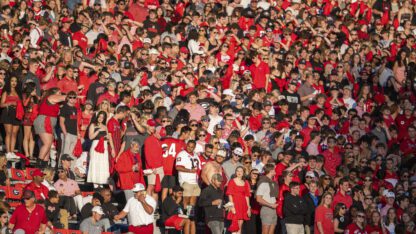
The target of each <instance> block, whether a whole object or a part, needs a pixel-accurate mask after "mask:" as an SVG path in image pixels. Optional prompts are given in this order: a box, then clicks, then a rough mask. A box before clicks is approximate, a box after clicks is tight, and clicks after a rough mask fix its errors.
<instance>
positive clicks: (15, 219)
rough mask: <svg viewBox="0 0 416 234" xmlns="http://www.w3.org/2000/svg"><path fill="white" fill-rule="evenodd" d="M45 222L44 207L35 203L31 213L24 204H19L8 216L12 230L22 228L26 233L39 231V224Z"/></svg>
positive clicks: (32, 233) (33, 233)
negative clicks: (12, 225) (10, 215)
mask: <svg viewBox="0 0 416 234" xmlns="http://www.w3.org/2000/svg"><path fill="white" fill-rule="evenodd" d="M47 222H48V219H47V217H46V214H45V209H44V208H43V207H42V206H40V205H35V209H34V210H33V211H32V212H31V213H29V211H28V210H27V209H26V206H25V205H20V206H18V207H17V208H16V210H15V211H14V212H13V215H12V217H11V218H10V223H11V224H14V228H13V231H16V230H17V229H23V230H24V231H25V233H26V234H35V233H36V232H38V231H39V228H40V225H41V224H46V223H47Z"/></svg>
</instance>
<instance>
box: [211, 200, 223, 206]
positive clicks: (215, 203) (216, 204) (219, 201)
mask: <svg viewBox="0 0 416 234" xmlns="http://www.w3.org/2000/svg"><path fill="white" fill-rule="evenodd" d="M221 203H222V200H221V199H217V200H214V201H212V205H213V206H218V205H220V204H221Z"/></svg>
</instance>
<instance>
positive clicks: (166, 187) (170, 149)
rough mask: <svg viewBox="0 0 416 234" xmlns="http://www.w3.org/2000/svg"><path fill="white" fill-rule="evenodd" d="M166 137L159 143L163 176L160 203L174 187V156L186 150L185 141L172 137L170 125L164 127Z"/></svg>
mask: <svg viewBox="0 0 416 234" xmlns="http://www.w3.org/2000/svg"><path fill="white" fill-rule="evenodd" d="M165 130H166V137H164V138H163V139H162V141H161V143H162V149H163V172H164V174H165V176H164V177H163V180H162V188H163V189H162V202H163V201H164V200H165V198H166V197H167V196H168V194H171V193H172V188H173V186H175V185H176V178H175V175H174V173H175V174H176V172H175V170H174V169H175V161H176V156H177V155H178V154H179V153H180V152H181V151H182V150H184V149H185V148H186V144H185V141H183V140H180V139H175V138H173V137H172V135H173V133H174V132H175V128H174V127H173V126H172V125H168V126H166V127H165Z"/></svg>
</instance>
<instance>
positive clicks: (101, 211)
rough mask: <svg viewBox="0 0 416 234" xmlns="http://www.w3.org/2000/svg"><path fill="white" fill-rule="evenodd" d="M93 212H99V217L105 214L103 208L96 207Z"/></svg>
mask: <svg viewBox="0 0 416 234" xmlns="http://www.w3.org/2000/svg"><path fill="white" fill-rule="evenodd" d="M92 212H97V214H99V215H103V214H104V211H103V208H101V206H94V208H92Z"/></svg>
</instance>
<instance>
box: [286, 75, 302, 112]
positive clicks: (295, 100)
mask: <svg viewBox="0 0 416 234" xmlns="http://www.w3.org/2000/svg"><path fill="white" fill-rule="evenodd" d="M296 88H297V82H296V81H291V82H290V83H289V84H288V89H287V90H284V91H283V93H282V96H283V97H284V98H285V99H286V100H287V102H288V103H289V113H291V114H293V113H296V111H297V110H298V108H299V107H300V96H299V94H298V93H297V92H296Z"/></svg>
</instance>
